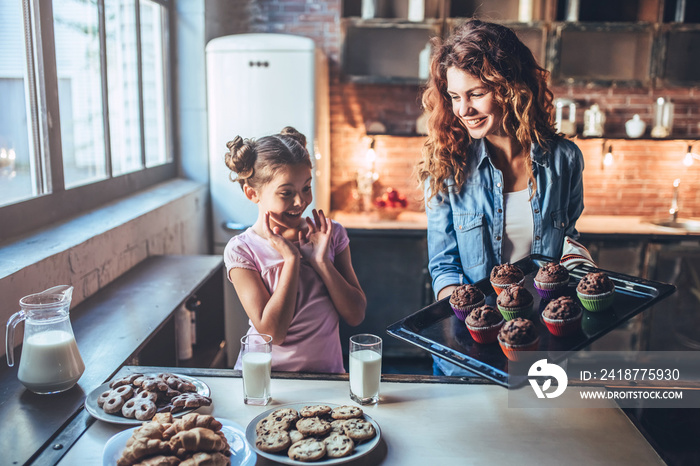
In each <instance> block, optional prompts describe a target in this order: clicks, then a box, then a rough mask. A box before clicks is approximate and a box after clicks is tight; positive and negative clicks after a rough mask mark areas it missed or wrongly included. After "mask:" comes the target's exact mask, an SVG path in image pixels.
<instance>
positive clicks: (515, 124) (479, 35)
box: [418, 20, 585, 375]
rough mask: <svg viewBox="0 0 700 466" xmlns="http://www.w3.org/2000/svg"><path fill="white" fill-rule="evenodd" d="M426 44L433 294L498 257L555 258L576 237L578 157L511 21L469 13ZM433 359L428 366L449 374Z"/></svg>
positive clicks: (482, 271)
mask: <svg viewBox="0 0 700 466" xmlns="http://www.w3.org/2000/svg"><path fill="white" fill-rule="evenodd" d="M434 45H435V46H434V52H433V55H432V58H431V64H430V76H429V79H428V85H427V87H426V90H425V92H424V94H423V105H424V107H425V108H426V109H427V110H428V111H429V112H430V117H429V120H428V141H427V142H426V144H425V147H424V149H423V157H422V160H421V162H420V164H419V169H418V173H419V179H420V181H421V182H422V183H423V185H424V187H425V200H426V213H427V215H428V253H429V263H428V266H429V269H430V274H431V276H432V279H433V290H434V291H435V293H436V297H437V298H438V299H442V298H444V297H446V296H449V295H450V294H451V293H452V290H453V289H454V288H455V287H456V286H457V285H460V284H462V283H474V282H475V281H478V280H481V279H482V278H485V277H487V276H488V275H489V273H490V271H491V269H492V268H493V266H495V265H497V264H502V263H506V262H516V261H518V260H520V259H522V258H524V257H527V256H528V255H530V254H543V255H545V256H549V257H552V258H559V257H561V255H562V247H563V246H564V243H565V237H566V238H568V237H573V238H576V237H577V236H578V232H577V231H576V220H578V218H579V216H580V215H581V212H582V211H583V176H582V172H583V156H582V154H581V151H580V150H579V148H578V147H577V146H576V144H574V143H573V142H571V141H569V140H567V139H564V138H563V137H561V136H560V135H558V134H557V133H556V131H555V129H554V125H553V122H552V107H553V106H552V98H553V96H552V92H551V91H550V90H549V89H548V87H547V72H546V71H545V70H544V69H543V68H541V67H540V66H539V65H538V64H537V63H536V61H535V58H534V57H533V55H532V52H530V50H529V49H528V48H527V47H526V46H525V45H524V44H523V43H522V42H521V41H520V40H519V39H518V37H517V36H516V35H515V33H514V32H513V31H512V30H511V29H508V28H507V27H504V26H501V25H497V24H492V23H486V22H482V21H479V20H472V21H468V22H466V23H464V24H462V25H461V26H459V27H457V28H456V29H455V31H454V32H453V33H452V35H451V36H450V37H449V38H447V39H446V40H445V41H444V42H441V41H440V40H439V39H436V42H435V43H434ZM583 251H585V249H583ZM435 361H436V367H435V369H436V370H435V373H437V374H440V373H446V374H447V375H453V374H455V375H456V374H458V371H455V370H454V368H455V367H456V366H453V365H451V364H449V363H446V362H445V361H444V360H442V359H439V358H436V359H435Z"/></svg>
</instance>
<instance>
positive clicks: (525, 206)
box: [501, 189, 534, 263]
mask: <svg viewBox="0 0 700 466" xmlns="http://www.w3.org/2000/svg"><path fill="white" fill-rule="evenodd" d="M529 198H530V193H529V191H528V190H527V189H523V190H522V191H516V192H513V193H504V194H503V205H504V210H505V215H504V218H503V223H504V229H503V249H502V250H501V262H502V263H506V262H510V263H513V262H516V261H519V260H520V259H522V258H524V257H527V256H529V255H530V250H531V249H532V230H533V228H534V224H533V221H532V207H531V206H530V201H529Z"/></svg>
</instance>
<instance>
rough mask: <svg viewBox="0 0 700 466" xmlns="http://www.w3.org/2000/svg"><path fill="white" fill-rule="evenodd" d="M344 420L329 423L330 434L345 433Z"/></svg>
mask: <svg viewBox="0 0 700 466" xmlns="http://www.w3.org/2000/svg"><path fill="white" fill-rule="evenodd" d="M344 426H345V419H336V420H335V421H332V422H331V432H337V433H339V434H344V433H345V429H344Z"/></svg>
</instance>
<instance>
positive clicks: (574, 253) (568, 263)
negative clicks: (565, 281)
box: [559, 236, 596, 270]
mask: <svg viewBox="0 0 700 466" xmlns="http://www.w3.org/2000/svg"><path fill="white" fill-rule="evenodd" d="M559 263H560V264H561V265H563V266H564V267H566V268H567V269H568V270H573V269H574V268H576V267H577V266H579V265H581V264H586V265H589V266H591V267H596V265H595V262H593V259H592V258H591V253H590V252H588V249H586V247H585V246H584V245H583V244H581V243H579V242H578V241H574V240H573V239H571V238H570V237H568V236H566V237H564V248H563V250H562V255H561V260H560V261H559Z"/></svg>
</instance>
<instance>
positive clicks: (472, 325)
mask: <svg viewBox="0 0 700 466" xmlns="http://www.w3.org/2000/svg"><path fill="white" fill-rule="evenodd" d="M503 322H504V320H503V316H502V315H501V313H500V312H498V311H497V310H496V309H494V308H493V307H491V306H488V305H486V306H481V307H477V308H475V309H472V310H471V311H470V312H469V314H468V315H467V318H466V320H465V323H466V325H467V329H468V330H469V333H470V334H471V336H472V338H473V339H474V341H476V342H477V343H484V344H487V343H493V342H495V341H496V337H497V336H498V331H499V330H500V329H501V327H502V326H503Z"/></svg>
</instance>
